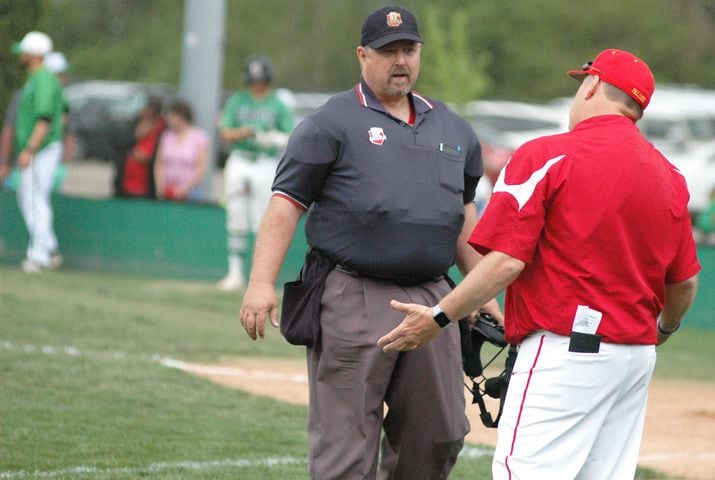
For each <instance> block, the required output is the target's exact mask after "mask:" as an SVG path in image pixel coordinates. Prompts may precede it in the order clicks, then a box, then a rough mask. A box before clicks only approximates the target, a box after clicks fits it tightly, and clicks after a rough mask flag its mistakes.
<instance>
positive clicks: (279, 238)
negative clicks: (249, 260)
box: [249, 196, 303, 285]
mask: <svg viewBox="0 0 715 480" xmlns="http://www.w3.org/2000/svg"><path fill="white" fill-rule="evenodd" d="M302 215H303V210H302V209H300V208H298V207H297V206H296V205H294V204H293V203H291V202H289V201H288V200H286V199H284V198H282V197H277V196H274V197H273V198H271V201H270V203H269V204H268V208H267V209H266V213H265V214H264V215H263V220H262V221H261V226H260V228H259V229H258V236H257V237H256V245H255V248H254V252H253V266H252V267H251V276H250V279H249V282H250V283H255V284H270V285H275V283H276V280H277V279H278V273H279V272H280V269H281V266H282V265H283V261H284V260H285V257H286V253H287V252H288V248H290V244H291V242H292V241H293V236H294V235H295V230H296V228H297V226H298V221H299V220H300V217H301V216H302Z"/></svg>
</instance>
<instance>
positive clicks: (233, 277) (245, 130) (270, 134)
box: [219, 55, 293, 291]
mask: <svg viewBox="0 0 715 480" xmlns="http://www.w3.org/2000/svg"><path fill="white" fill-rule="evenodd" d="M271 70H272V69H271V65H270V62H269V61H268V59H267V58H264V57H261V56H255V55H254V56H251V57H248V59H247V60H246V83H248V85H249V88H248V90H241V91H238V92H236V93H234V94H233V95H231V96H230V97H229V98H228V100H227V101H226V105H225V106H224V110H223V118H222V119H221V123H220V132H221V139H222V140H223V141H224V142H227V143H230V144H231V147H232V148H231V155H230V156H229V157H228V161H227V162H226V168H225V169H224V188H225V191H224V195H225V198H226V227H227V230H228V275H226V278H224V279H223V280H222V281H221V283H220V284H219V288H220V289H221V290H225V291H231V290H239V289H241V288H243V287H244V285H245V281H244V276H243V264H242V259H243V258H244V257H245V255H246V254H247V251H248V248H249V246H248V236H249V234H250V233H251V232H255V231H257V230H258V225H259V223H260V221H261V217H262V216H263V212H264V210H265V209H266V207H267V206H268V202H269V200H270V198H271V184H272V182H273V174H274V173H275V170H276V166H277V165H278V157H279V156H280V153H281V150H283V149H284V148H285V146H286V145H287V143H288V134H289V133H290V132H291V131H292V130H293V114H292V113H291V111H290V109H289V108H288V107H287V106H286V104H285V103H283V101H281V99H280V98H279V97H278V95H277V94H276V92H275V91H274V90H273V89H272V88H271V82H272V80H273V73H272V71H271Z"/></svg>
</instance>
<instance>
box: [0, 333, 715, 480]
mask: <svg viewBox="0 0 715 480" xmlns="http://www.w3.org/2000/svg"><path fill="white" fill-rule="evenodd" d="M0 349H3V350H20V351H22V352H25V353H40V354H44V355H66V356H70V357H94V358H111V359H116V360H121V359H129V358H139V359H142V360H145V361H150V362H154V363H158V364H159V365H161V366H164V367H167V368H174V369H178V370H181V371H184V372H187V373H198V374H205V375H220V376H230V377H241V378H255V379H262V380H279V381H288V382H296V383H306V382H307V381H308V377H307V376H306V375H300V374H285V373H277V372H268V371H262V370H248V369H242V368H235V367H220V366H209V365H199V364H195V363H188V362H182V361H181V360H176V359H173V358H166V357H162V356H161V355H158V354H153V355H130V354H128V353H126V352H109V351H104V352H83V351H81V350H79V349H78V348H76V347H73V346H70V345H64V346H61V347H58V346H54V345H31V344H22V345H20V344H16V343H13V342H10V341H7V340H4V341H0ZM491 454H492V451H491V450H490V449H486V448H481V447H471V446H465V447H464V449H463V450H462V452H461V454H460V456H461V457H463V458H481V457H483V456H487V455H491ZM684 456H687V458H688V459H695V460H710V459H713V458H715V452H692V453H690V454H687V455H684V454H682V453H681V454H678V453H653V454H646V455H641V456H640V457H639V458H638V460H639V461H641V462H661V461H668V460H674V459H677V458H683V457H684ZM285 458H290V457H285ZM267 460H271V459H267ZM273 460H275V459H273ZM218 462H234V463H235V464H236V465H235V466H237V467H238V466H241V464H242V462H246V460H219V461H218ZM186 463H187V465H188V464H190V465H212V464H214V463H216V462H203V463H197V462H186ZM152 465H170V464H161V463H157V464H152ZM171 465H179V464H171ZM229 466H231V465H229ZM150 467H151V466H150ZM76 468H80V469H82V468H88V469H94V470H93V471H95V470H96V471H97V472H98V473H102V472H104V470H101V469H96V468H95V467H76ZM127 468H129V467H127ZM146 468H149V467H146ZM152 468H153V467H152ZM170 468H174V467H170ZM177 468H178V467H177ZM207 468H209V467H207ZM141 471H143V470H141ZM137 472H140V471H139V470H138V471H137ZM46 473H47V472H39V473H38V472H35V473H33V472H24V471H20V472H0V480H2V479H5V478H52V477H47V476H45V477H42V476H37V475H45V474H46ZM50 473H52V472H50ZM70 473H71V472H70ZM87 473H89V472H87ZM7 475H26V476H24V477H23V476H7ZM27 475H35V476H27ZM60 476H61V475H60Z"/></svg>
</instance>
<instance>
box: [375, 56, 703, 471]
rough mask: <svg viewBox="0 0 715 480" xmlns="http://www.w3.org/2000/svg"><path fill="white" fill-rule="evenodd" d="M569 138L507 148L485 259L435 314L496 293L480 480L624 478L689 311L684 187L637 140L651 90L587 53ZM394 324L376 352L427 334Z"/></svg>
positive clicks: (432, 330) (691, 249)
mask: <svg viewBox="0 0 715 480" xmlns="http://www.w3.org/2000/svg"><path fill="white" fill-rule="evenodd" d="M569 74H570V75H572V76H574V77H575V78H577V79H579V80H581V81H582V83H581V86H580V88H579V89H578V92H577V93H576V96H575V98H574V101H573V103H572V106H571V111H570V117H569V120H570V122H569V126H570V131H569V132H568V133H565V134H561V135H554V136H550V137H542V138H539V139H536V140H534V141H531V142H528V143H526V144H525V145H523V146H522V147H520V148H519V149H518V150H517V151H516V152H514V154H513V155H512V157H511V160H510V161H509V162H508V163H507V165H506V167H505V168H504V170H502V173H501V175H500V177H499V179H498V180H497V182H496V185H495V188H494V196H493V197H492V200H491V201H490V203H489V206H488V207H487V209H486V211H485V213H484V216H483V217H482V219H481V220H480V222H479V228H478V229H476V230H475V231H474V232H473V233H472V235H471V237H470V239H469V243H470V244H471V245H472V246H473V247H474V248H475V249H477V251H479V252H480V253H482V254H483V255H485V257H484V259H483V260H482V261H481V262H480V263H479V264H478V265H477V266H476V267H475V269H474V270H472V271H471V272H470V273H469V275H468V276H467V277H466V278H465V279H464V281H463V282H462V283H461V284H460V285H459V286H458V287H457V288H456V289H455V290H454V291H453V292H452V293H450V294H449V295H447V296H446V297H444V298H443V299H442V300H441V301H440V302H439V303H438V304H437V307H436V308H438V309H441V310H442V311H443V313H444V314H446V315H447V317H448V318H449V319H450V320H457V319H459V318H461V317H462V316H463V315H465V314H466V313H468V312H470V311H472V310H473V309H474V308H477V307H479V306H480V305H482V304H483V303H484V302H485V301H486V300H488V299H489V298H492V297H493V296H494V295H495V294H497V293H498V292H499V291H501V290H502V289H504V288H505V287H507V286H508V288H507V291H506V300H505V330H506V338H507V340H508V341H509V342H510V343H512V344H520V348H519V353H518V357H517V359H516V363H515V365H514V370H513V373H512V375H511V380H510V383H509V389H508V392H507V397H506V402H505V404H504V412H503V416H502V418H501V420H500V423H499V432H498V440H497V447H496V450H495V452H494V461H493V464H492V473H493V476H494V477H493V478H495V479H497V480H501V479H510V480H512V479H513V480H516V479H528V480H541V479H544V480H546V479H548V480H558V479H575V478H577V479H580V480H597V479H598V480H600V479H627V478H633V477H634V475H635V471H636V465H637V461H638V451H639V450H640V443H641V436H642V432H643V421H644V418H645V412H646V403H647V398H648V385H649V383H650V379H651V375H652V373H653V368H654V367H655V359H656V351H655V345H660V344H662V343H663V342H665V341H667V339H668V338H669V337H670V335H672V334H673V333H675V331H676V330H677V329H678V327H679V326H680V322H681V320H682V318H683V316H684V315H685V312H686V311H687V310H688V309H689V308H690V306H691V305H692V303H693V301H694V298H695V292H696V290H697V283H698V277H697V274H698V271H699V270H700V264H699V263H698V259H697V256H696V250H695V242H694V240H693V231H692V226H691V222H690V215H689V214H688V190H687V187H686V185H685V179H684V178H683V176H682V175H681V174H680V172H678V171H677V169H676V168H675V167H674V166H673V165H671V164H670V163H668V161H667V160H666V159H665V157H663V155H662V154H661V153H660V152H659V151H658V150H656V149H655V148H654V147H653V145H651V144H650V143H649V142H648V141H647V140H646V139H645V138H644V137H643V136H642V135H641V133H640V132H639V131H638V128H637V127H636V122H637V121H638V120H639V119H640V118H641V116H642V115H643V110H644V109H645V108H646V107H647V106H648V103H649V102H650V98H651V96H652V94H653V91H654V88H655V81H654V79H653V74H652V73H651V71H650V69H649V68H648V66H647V65H646V64H645V62H643V60H641V59H639V58H638V57H636V56H634V55H632V54H630V53H628V52H624V51H622V50H616V49H609V50H605V51H603V52H601V53H600V54H599V55H598V56H597V57H596V59H595V60H594V61H593V62H588V63H586V64H585V65H584V66H583V67H582V69H579V70H573V71H571V72H569ZM393 307H395V308H396V309H397V310H399V311H401V312H403V313H406V314H407V317H406V318H405V320H404V321H403V323H402V324H401V325H400V326H399V327H397V328H396V329H395V330H393V331H392V332H390V333H389V334H388V335H385V336H384V337H383V338H382V339H380V342H379V344H380V345H381V346H383V347H384V348H385V350H386V351H401V350H408V349H410V348H413V347H414V345H418V346H422V345H424V344H425V343H426V342H429V340H430V339H432V338H434V337H435V336H436V335H437V334H438V333H439V332H440V329H439V327H438V326H437V325H436V324H435V321H434V319H433V313H432V312H433V310H432V308H429V307H424V306H419V305H405V304H400V303H397V302H393Z"/></svg>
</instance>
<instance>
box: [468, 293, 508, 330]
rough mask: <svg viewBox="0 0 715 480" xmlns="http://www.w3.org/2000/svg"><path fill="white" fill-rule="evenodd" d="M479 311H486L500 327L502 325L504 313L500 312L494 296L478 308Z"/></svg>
mask: <svg viewBox="0 0 715 480" xmlns="http://www.w3.org/2000/svg"><path fill="white" fill-rule="evenodd" d="M479 311H480V312H484V313H488V314H489V315H491V316H492V317H493V318H494V320H496V321H497V323H498V324H499V325H501V326H502V327H503V326H504V314H503V313H502V311H501V308H499V302H497V300H496V298H493V299H491V300H489V301H488V302H487V303H485V304H484V306H483V307H482V308H480V309H479ZM470 320H471V319H470ZM476 321H477V319H476V317H475V318H474V322H476Z"/></svg>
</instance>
